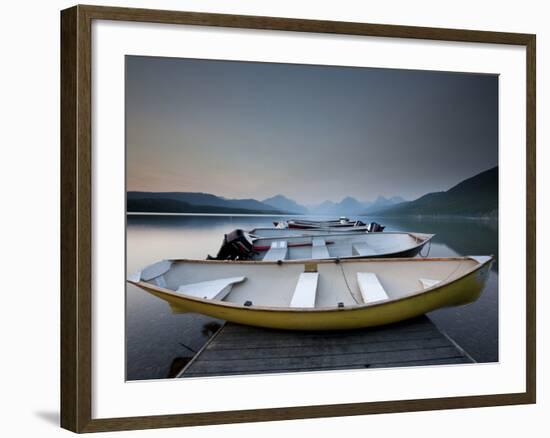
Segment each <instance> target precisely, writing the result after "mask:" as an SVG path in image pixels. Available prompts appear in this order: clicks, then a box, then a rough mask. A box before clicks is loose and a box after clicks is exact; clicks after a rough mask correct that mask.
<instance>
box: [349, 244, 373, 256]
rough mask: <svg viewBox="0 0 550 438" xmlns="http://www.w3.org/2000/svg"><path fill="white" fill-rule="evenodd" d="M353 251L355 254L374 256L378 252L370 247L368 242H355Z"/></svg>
mask: <svg viewBox="0 0 550 438" xmlns="http://www.w3.org/2000/svg"><path fill="white" fill-rule="evenodd" d="M352 253H353V255H360V256H372V255H376V254H378V251H376V250H375V249H374V248H372V247H370V246H369V245H368V244H366V243H363V242H361V243H354V244H353V245H352Z"/></svg>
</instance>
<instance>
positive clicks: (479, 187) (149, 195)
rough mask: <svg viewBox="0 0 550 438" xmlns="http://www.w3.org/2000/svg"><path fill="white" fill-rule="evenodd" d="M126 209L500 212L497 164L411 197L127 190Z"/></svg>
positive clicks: (434, 213) (336, 213)
mask: <svg viewBox="0 0 550 438" xmlns="http://www.w3.org/2000/svg"><path fill="white" fill-rule="evenodd" d="M127 210H128V211H129V212H153V213H226V214H231V213H234V214H276V215H287V214H305V215H307V214H309V215H328V216H342V215H346V216H363V215H365V216H367V215H368V216H372V215H376V216H387V217H390V216H475V217H481V216H487V217H496V215H497V213H498V167H494V168H492V169H489V170H487V171H485V172H481V173H480V174H478V175H475V176H473V177H471V178H468V179H466V180H464V181H462V182H461V183H459V184H457V185H456V186H454V187H452V188H451V189H449V190H447V191H446V192H435V193H428V194H426V195H424V196H421V197H420V198H418V199H415V200H414V201H405V200H404V199H403V198H401V197H399V196H394V197H392V198H385V197H383V196H379V197H378V198H376V199H375V200H374V201H359V200H357V199H355V198H352V197H350V196H348V197H346V198H344V199H342V200H341V201H340V202H333V201H324V202H322V203H320V204H316V205H308V206H306V205H301V204H299V203H297V202H296V201H294V200H292V199H289V198H287V197H286V196H284V195H276V196H273V197H271V198H267V199H264V200H263V201H258V200H256V199H227V198H223V197H220V196H216V195H212V194H210V193H194V192H193V193H192V192H128V193H127Z"/></svg>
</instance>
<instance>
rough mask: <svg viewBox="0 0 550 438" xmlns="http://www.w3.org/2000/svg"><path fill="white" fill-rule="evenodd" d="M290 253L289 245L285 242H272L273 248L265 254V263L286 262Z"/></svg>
mask: <svg viewBox="0 0 550 438" xmlns="http://www.w3.org/2000/svg"><path fill="white" fill-rule="evenodd" d="M287 252H288V245H287V243H286V241H285V240H282V241H277V240H276V241H274V242H271V248H269V251H267V253H266V254H265V256H264V258H263V261H264V262H269V261H270V262H276V261H277V260H285V259H286V255H287Z"/></svg>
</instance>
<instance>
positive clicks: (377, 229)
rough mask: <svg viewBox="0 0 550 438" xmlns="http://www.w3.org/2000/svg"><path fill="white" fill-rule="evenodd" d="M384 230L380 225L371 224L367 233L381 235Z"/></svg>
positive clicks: (376, 223)
mask: <svg viewBox="0 0 550 438" xmlns="http://www.w3.org/2000/svg"><path fill="white" fill-rule="evenodd" d="M384 228H386V227H385V226H384V225H380V224H379V223H378V222H371V223H370V226H369V233H381V232H382V231H384Z"/></svg>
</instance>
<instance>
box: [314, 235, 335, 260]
mask: <svg viewBox="0 0 550 438" xmlns="http://www.w3.org/2000/svg"><path fill="white" fill-rule="evenodd" d="M329 257H330V254H329V252H328V249H327V244H326V242H325V239H320V238H314V239H312V241H311V258H312V259H327V258H329Z"/></svg>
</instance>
